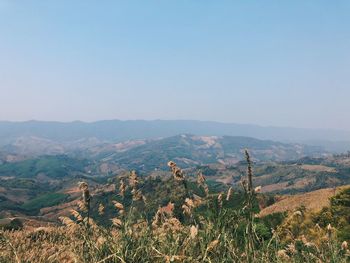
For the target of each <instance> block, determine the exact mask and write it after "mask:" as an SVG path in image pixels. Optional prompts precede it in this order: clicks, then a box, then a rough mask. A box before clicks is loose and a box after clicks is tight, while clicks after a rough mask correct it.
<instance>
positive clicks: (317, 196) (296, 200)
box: [259, 187, 343, 217]
mask: <svg viewBox="0 0 350 263" xmlns="http://www.w3.org/2000/svg"><path fill="white" fill-rule="evenodd" d="M340 189H343V187H339V188H337V190H335V189H334V188H325V189H320V190H316V191H312V192H309V193H304V194H297V195H290V196H283V197H282V199H280V200H279V201H277V202H276V203H274V204H273V205H271V206H268V207H266V208H264V209H263V210H261V211H260V213H259V216H260V217H262V216H266V215H269V214H272V213H277V212H286V211H294V210H296V209H297V208H299V207H300V206H305V208H306V209H307V210H309V211H313V212H317V211H319V210H321V209H322V208H323V207H325V206H328V205H329V198H330V197H332V196H334V195H335V194H336V193H337V192H338V191H339V190H340Z"/></svg>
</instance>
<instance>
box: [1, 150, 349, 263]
mask: <svg viewBox="0 0 350 263" xmlns="http://www.w3.org/2000/svg"><path fill="white" fill-rule="evenodd" d="M245 156H246V161H247V174H246V176H244V177H243V178H242V187H243V192H242V195H243V198H244V202H243V206H242V207H238V208H236V209H232V208H230V204H231V203H232V202H233V200H234V198H237V196H239V195H240V194H239V193H235V191H236V190H233V189H232V188H229V189H228V191H227V192H225V193H224V192H221V193H214V192H210V191H209V187H208V185H207V182H206V178H205V177H204V176H203V174H202V173H201V172H199V173H198V177H197V187H198V188H199V189H202V190H203V195H201V196H198V195H196V194H194V193H193V192H192V191H191V190H190V188H189V186H188V181H187V178H186V176H185V173H184V171H182V170H181V168H179V167H178V166H177V165H176V164H175V163H174V162H169V163H168V165H169V167H170V170H171V172H172V174H173V179H172V180H173V181H172V183H173V184H174V185H176V184H180V185H182V187H183V193H182V195H181V204H180V205H179V206H178V207H177V206H176V205H175V204H174V203H173V202H170V203H169V204H168V205H166V206H163V207H159V209H158V210H157V212H156V213H155V214H154V217H153V218H151V219H150V218H149V217H147V215H146V214H145V211H146V210H147V209H148V200H146V198H145V196H144V193H143V192H142V189H141V188H140V185H139V178H138V176H137V174H136V172H134V171H133V172H131V173H130V174H129V176H128V178H122V179H121V180H119V193H118V195H119V197H120V198H121V199H120V200H121V201H120V202H119V201H114V202H113V206H114V209H115V210H116V212H117V213H118V214H117V216H115V217H113V218H111V219H110V220H111V224H112V225H111V226H103V225H98V224H97V223H96V222H95V220H94V219H93V218H92V217H91V214H92V213H91V212H92V211H93V210H94V209H95V210H96V211H97V210H98V213H99V214H100V215H101V216H102V215H103V214H104V212H105V206H107V205H108V204H102V203H100V204H99V205H98V207H93V206H91V198H93V197H91V196H90V193H89V186H88V185H87V184H86V183H81V184H80V189H81V191H82V198H81V199H82V200H81V204H80V208H79V209H77V210H72V211H71V216H70V217H61V218H60V219H61V221H62V225H61V226H56V227H41V228H38V229H26V228H25V229H23V230H20V231H1V232H0V262H99V263H102V262H348V260H349V259H350V258H349V257H350V252H349V250H348V247H347V243H346V241H345V243H344V242H343V240H338V239H337V235H336V229H334V228H332V227H331V226H330V227H328V228H321V227H319V226H318V227H319V229H318V230H317V231H316V234H310V235H307V236H305V235H302V234H303V233H302V231H301V229H302V228H301V225H302V224H303V222H304V221H307V220H308V219H307V216H306V215H305V213H304V211H297V212H296V213H293V214H291V215H290V216H289V217H287V218H286V219H285V220H284V222H283V224H281V225H280V226H279V227H278V228H276V229H274V230H273V235H272V237H270V238H269V239H264V238H263V235H262V234H261V233H259V231H260V232H261V230H259V226H261V225H259V222H257V219H256V213H255V211H256V210H255V207H254V205H255V203H256V199H257V194H258V192H259V190H260V187H259V186H258V187H254V186H253V181H254V180H253V169H252V162H251V159H250V156H249V153H248V151H246V152H245ZM128 192H130V193H131V201H130V200H127V199H126V194H127V193H128ZM127 201H130V202H127ZM176 209H180V211H182V216H181V218H180V217H176V216H175V210H176ZM298 226H300V229H298ZM309 228H310V227H309ZM315 240H316V242H313V241H315Z"/></svg>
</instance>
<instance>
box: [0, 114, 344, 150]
mask: <svg viewBox="0 0 350 263" xmlns="http://www.w3.org/2000/svg"><path fill="white" fill-rule="evenodd" d="M178 134H193V135H201V136H225V135H228V136H247V137H254V138H257V139H263V140H274V141H282V142H298V143H304V144H310V145H316V146H323V147H325V148H326V149H328V150H332V151H338V152H344V151H347V150H349V149H350V131H341V130H322V129H300V128H287V127H262V126H258V125H249V124H234V123H220V122H211V121H192V120H154V121H145V120H128V121H121V120H105V121H97V122H90V123H87V122H81V121H75V122H46V121H26V122H8V121H0V145H8V144H11V143H13V142H14V141H16V140H17V139H18V138H27V137H36V138H41V139H45V140H49V141H53V142H56V143H60V144H62V143H69V144H70V143H71V142H76V141H79V140H91V139H93V140H96V141H98V142H123V141H126V140H137V139H156V138H160V137H170V136H175V135H178ZM84 143H86V141H84Z"/></svg>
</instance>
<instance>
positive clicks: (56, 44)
mask: <svg viewBox="0 0 350 263" xmlns="http://www.w3.org/2000/svg"><path fill="white" fill-rule="evenodd" d="M349 13H350V2H348V1H336V2H327V1H307V2H305V1H292V2H283V3H282V2H274V1H264V2H261V1H251V2H249V3H248V2H245V1H242V2H235V3H233V2H231V1H222V2H208V1H176V2H160V1H147V2H133V1H128V2H122V1H115V2H104V3H102V2H98V3H97V2H94V1H74V2H72V1H66V0H63V1H55V2H54V1H51V2H46V1H27V2H22V1H10V0H0V57H1V60H0V92H1V93H0V94H1V96H0V120H8V121H25V120H33V119H35V120H48V121H50V120H52V121H63V122H67V121H69V122H70V121H75V120H81V121H85V122H93V121H97V120H113V119H119V120H156V119H161V120H200V121H216V122H223V123H238V124H252V125H259V126H264V127H266V126H267V127H269V126H273V127H293V128H313V129H332V130H346V131H350V122H349V121H347V120H348V119H349V117H348V112H350V103H348V100H349V98H350V88H349V83H350V16H349V15H348V14H349Z"/></svg>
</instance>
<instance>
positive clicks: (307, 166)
mask: <svg viewBox="0 0 350 263" xmlns="http://www.w3.org/2000/svg"><path fill="white" fill-rule="evenodd" d="M300 168H301V169H303V170H306V171H313V172H327V173H336V172H337V169H335V168H334V167H329V166H325V165H314V164H303V165H301V166H300Z"/></svg>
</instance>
